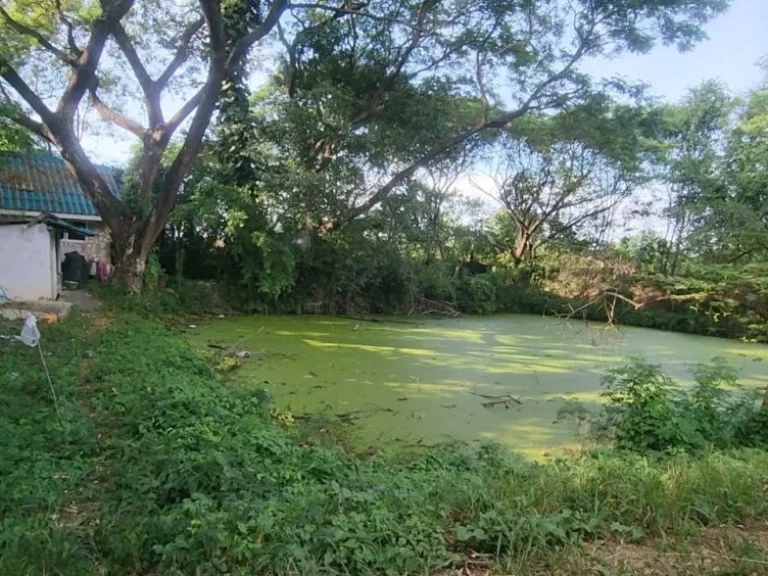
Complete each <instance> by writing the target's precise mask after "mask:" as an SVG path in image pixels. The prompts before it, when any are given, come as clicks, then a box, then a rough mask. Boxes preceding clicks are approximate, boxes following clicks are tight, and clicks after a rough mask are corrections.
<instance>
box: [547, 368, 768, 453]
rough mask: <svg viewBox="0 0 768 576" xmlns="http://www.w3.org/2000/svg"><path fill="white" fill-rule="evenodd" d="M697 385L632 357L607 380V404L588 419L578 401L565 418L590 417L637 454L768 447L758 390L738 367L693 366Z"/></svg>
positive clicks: (604, 437)
mask: <svg viewBox="0 0 768 576" xmlns="http://www.w3.org/2000/svg"><path fill="white" fill-rule="evenodd" d="M693 376H694V379H695V385H694V386H693V387H691V388H688V389H686V388H681V387H680V386H678V385H677V384H676V383H675V382H674V381H673V380H672V379H671V378H669V377H668V376H666V375H665V374H663V373H662V371H661V368H660V367H659V366H656V365H653V364H649V363H648V362H646V361H645V360H644V359H642V358H639V357H636V358H632V359H631V360H630V361H629V363H627V364H626V365H624V366H621V367H618V368H615V369H613V370H611V371H609V372H608V374H607V375H606V376H605V377H604V378H603V386H604V387H605V391H604V392H602V393H601V396H602V397H603V398H604V399H605V400H606V401H607V404H606V405H605V406H604V407H603V408H601V410H600V411H599V413H598V414H596V415H593V417H592V418H591V419H589V418H588V417H587V416H586V415H585V412H586V411H585V409H584V407H583V406H582V405H579V404H578V403H576V404H574V403H570V404H568V405H566V406H565V407H564V408H563V409H562V410H561V413H560V415H559V418H560V419H566V418H569V419H575V420H577V422H579V424H582V423H583V422H584V421H585V420H587V419H589V420H591V426H590V429H589V435H590V436H591V437H592V438H593V439H595V440H598V441H609V442H612V443H613V444H615V446H616V447H618V448H620V449H626V450H632V451H638V452H647V451H655V452H670V451H677V450H682V451H688V452H691V451H701V450H703V449H705V448H712V447H714V448H721V449H722V448H732V447H736V446H760V447H766V446H768V428H766V427H765V426H764V425H763V422H764V420H765V419H764V417H763V415H762V414H761V413H760V410H759V407H758V403H757V402H756V398H755V395H754V393H750V392H747V391H744V390H740V389H739V388H738V383H737V380H736V371H735V370H734V369H733V368H732V367H731V366H729V365H728V364H727V363H726V362H725V361H724V360H722V359H718V358H716V359H714V360H713V362H712V363H710V364H700V365H698V366H697V367H696V368H694V370H693Z"/></svg>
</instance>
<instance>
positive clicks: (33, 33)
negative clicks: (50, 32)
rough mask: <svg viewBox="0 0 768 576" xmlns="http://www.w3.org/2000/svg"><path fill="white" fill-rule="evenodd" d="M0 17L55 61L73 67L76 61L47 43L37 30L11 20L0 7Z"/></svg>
mask: <svg viewBox="0 0 768 576" xmlns="http://www.w3.org/2000/svg"><path fill="white" fill-rule="evenodd" d="M0 17H2V19H3V20H5V22H6V23H7V24H8V25H9V26H10V27H11V28H13V29H14V30H16V32H18V33H19V34H22V35H24V36H29V37H30V38H32V39H33V40H34V41H35V42H37V43H38V44H40V46H41V47H42V48H43V49H45V50H46V51H48V52H50V53H51V54H53V55H54V56H55V57H56V58H57V59H59V60H60V61H61V62H63V63H64V64H66V65H67V66H75V64H76V60H75V59H74V58H73V57H71V56H69V55H68V54H67V53H66V52H64V51H63V50H62V49H61V48H58V47H56V46H54V45H53V44H52V43H51V42H49V41H48V40H47V39H46V38H45V36H43V35H42V34H40V33H39V32H38V31H37V30H34V29H32V28H29V27H28V26H25V25H24V24H22V23H21V22H17V21H16V20H14V19H13V18H11V15H10V14H8V12H6V11H5V8H3V7H2V6H0Z"/></svg>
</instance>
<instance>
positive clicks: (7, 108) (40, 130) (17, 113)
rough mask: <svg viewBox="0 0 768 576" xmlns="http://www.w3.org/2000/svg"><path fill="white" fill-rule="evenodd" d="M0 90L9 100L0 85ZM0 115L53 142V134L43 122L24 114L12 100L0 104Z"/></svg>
mask: <svg viewBox="0 0 768 576" xmlns="http://www.w3.org/2000/svg"><path fill="white" fill-rule="evenodd" d="M0 92H2V93H3V96H5V98H6V100H9V98H8V94H6V93H5V89H4V88H3V87H2V85H0ZM0 117H2V118H7V119H8V120H10V121H11V122H14V123H15V124H18V125H19V126H21V127H22V128H26V129H27V130H29V131H30V132H32V133H33V134H37V135H38V136H40V137H41V138H43V139H45V140H47V141H48V142H51V143H53V136H52V135H51V133H50V132H49V131H48V129H47V128H46V126H45V124H43V123H42V122H38V121H37V120H33V119H32V118H30V117H29V116H28V115H26V114H24V112H22V110H21V109H20V108H19V107H18V106H17V105H15V104H14V103H13V102H11V101H8V102H7V103H6V104H5V105H1V104H0Z"/></svg>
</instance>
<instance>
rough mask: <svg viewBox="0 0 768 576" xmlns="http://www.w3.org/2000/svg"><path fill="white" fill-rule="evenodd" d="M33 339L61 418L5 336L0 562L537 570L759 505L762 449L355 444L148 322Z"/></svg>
mask: <svg viewBox="0 0 768 576" xmlns="http://www.w3.org/2000/svg"><path fill="white" fill-rule="evenodd" d="M10 330H14V331H15V330H16V327H13V328H10V327H3V326H0V333H9V331H10ZM43 345H44V347H45V350H46V351H49V352H50V353H51V355H50V356H47V357H46V360H47V362H48V365H49V368H50V369H51V373H52V376H53V378H54V383H55V385H56V388H57V391H58V395H59V403H60V406H61V420H59V419H58V418H57V416H56V412H55V410H54V408H53V403H52V400H51V398H50V392H49V391H48V385H47V381H46V379H45V375H44V372H43V369H42V366H41V363H40V358H39V355H38V352H37V350H33V349H26V348H23V347H22V346H21V345H20V344H18V343H14V344H9V343H8V342H6V341H0V374H2V375H3V376H2V378H3V380H2V386H0V518H2V520H1V521H0V574H14V575H16V574H19V575H21V574H43V573H45V574H77V575H78V576H83V575H86V574H102V573H109V574H130V573H136V574H144V573H160V574H195V573H199V574H218V573H222V574H223V573H230V574H257V573H264V574H302V575H303V574H403V573H419V574H423V573H428V572H429V571H436V570H439V569H441V568H444V567H449V566H451V565H461V564H462V563H463V562H464V559H465V558H467V557H468V553H469V552H470V551H473V552H477V553H483V554H487V555H488V556H487V557H488V558H489V559H490V560H491V561H492V562H493V563H495V564H497V565H498V566H499V570H500V571H504V570H506V571H511V570H517V571H518V572H520V573H526V572H529V573H536V572H538V571H541V570H544V571H546V570H547V569H548V567H550V566H551V564H552V563H553V562H555V561H556V560H557V559H559V558H561V557H562V555H563V554H567V553H568V552H569V551H571V550H575V547H576V546H578V544H579V543H581V542H583V541H586V540H594V539H599V538H613V537H616V538H622V539H625V540H633V541H634V540H637V541H643V540H647V539H657V538H664V539H672V540H674V539H677V538H686V537H688V536H690V535H692V534H694V533H695V532H696V531H697V530H698V529H699V528H700V527H701V526H704V525H720V524H729V523H737V522H742V521H745V520H747V519H760V518H765V517H768V502H767V501H766V497H765V493H764V487H765V486H766V485H768V454H767V453H765V452H763V451H756V450H741V451H731V452H711V453H706V454H704V455H698V456H687V455H679V456H672V457H664V458H661V457H650V456H640V455H631V454H623V455H622V454H616V453H612V452H601V453H593V454H587V455H582V456H579V457H574V458H571V459H563V460H559V461H556V462H553V463H549V464H540V463H534V462H528V461H524V460H522V459H519V458H516V457H515V456H513V455H510V454H508V453H506V452H504V451H502V450H501V449H499V448H495V447H491V446H487V447H483V448H482V449H480V450H479V451H476V452H475V453H468V452H465V451H463V450H461V449H458V448H452V447H448V446H446V447H442V448H435V449H430V450H428V451H426V452H424V453H422V454H420V455H389V456H386V455H385V456H376V457H372V458H367V459H361V458H359V457H357V456H355V455H351V454H345V453H343V452H342V451H340V450H338V449H335V448H327V447H321V446H315V445H311V444H307V443H302V442H300V441H299V440H298V434H295V433H292V432H286V431H285V430H283V429H282V428H280V427H278V426H276V425H275V424H273V423H272V422H271V421H270V419H269V403H268V399H267V398H266V396H265V395H264V394H263V393H262V392H260V391H259V390H258V389H257V388H255V387H247V386H246V387H243V386H237V387H234V386H231V385H229V384H227V383H225V382H224V381H222V380H221V379H220V378H219V377H218V376H217V375H216V373H215V371H214V369H213V368H212V367H211V366H209V365H208V364H207V363H206V362H205V360H204V359H203V358H201V357H200V355H199V354H198V353H196V352H195V351H193V350H192V349H191V348H190V347H189V346H188V345H187V344H185V343H184V342H182V341H181V340H180V339H178V338H177V337H175V336H174V335H173V334H172V333H171V332H169V331H168V330H167V329H165V328H163V327H161V326H159V325H157V324H154V323H152V322H151V321H149V320H146V319H140V318H138V317H136V316H134V315H131V314H128V313H126V312H114V316H113V317H112V318H111V322H110V323H109V325H108V326H107V327H106V328H103V329H102V330H94V329H93V328H92V327H91V326H90V324H89V321H88V320H87V319H86V318H83V317H78V316H76V317H74V318H71V319H70V320H68V321H67V322H65V323H64V324H62V325H58V326H53V327H44V328H43Z"/></svg>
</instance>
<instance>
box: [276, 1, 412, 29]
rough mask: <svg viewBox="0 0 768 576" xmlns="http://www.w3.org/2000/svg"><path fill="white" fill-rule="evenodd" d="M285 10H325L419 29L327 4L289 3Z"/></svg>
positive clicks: (404, 23)
mask: <svg viewBox="0 0 768 576" xmlns="http://www.w3.org/2000/svg"><path fill="white" fill-rule="evenodd" d="M287 8H288V9H289V10H293V9H305V10H325V11H326V12H333V13H335V14H339V15H346V14H349V15H355V16H362V17H364V18H369V19H371V20H376V21H377V22H385V23H387V24H400V25H402V26H405V27H407V28H411V29H413V30H418V29H419V26H418V24H416V25H414V24H413V23H412V22H408V21H407V20H401V19H399V18H390V17H388V16H379V15H378V14H371V13H370V12H363V11H362V10H350V9H347V8H337V7H335V6H328V5H327V4H307V3H291V4H288V6H287Z"/></svg>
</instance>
